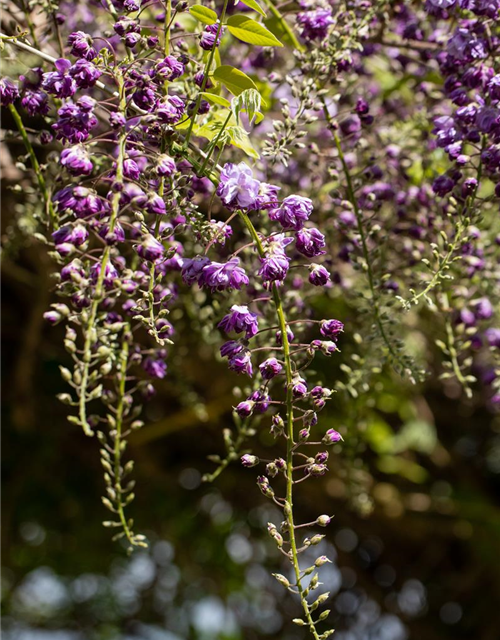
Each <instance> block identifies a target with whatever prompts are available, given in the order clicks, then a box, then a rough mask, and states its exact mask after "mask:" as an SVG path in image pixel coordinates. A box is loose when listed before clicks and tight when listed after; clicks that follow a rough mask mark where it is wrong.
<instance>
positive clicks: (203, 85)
mask: <svg viewBox="0 0 500 640" xmlns="http://www.w3.org/2000/svg"><path fill="white" fill-rule="evenodd" d="M228 4H229V0H224V5H223V7H222V12H221V14H220V18H219V24H218V26H217V33H216V34H215V42H214V46H213V47H212V49H211V50H210V55H209V56H208V60H207V64H206V65H205V71H204V72H203V82H202V83H201V87H200V92H199V94H198V97H197V98H196V104H195V107H194V111H193V115H192V116H191V121H190V123H189V128H188V130H187V133H186V139H185V141H184V148H187V146H188V144H189V140H190V138H191V133H192V131H193V126H194V121H195V120H196V116H197V115H198V111H199V109H200V105H201V94H202V93H203V92H204V91H205V88H206V86H207V83H208V75H209V73H210V69H211V68H212V62H213V60H214V56H215V51H216V49H217V43H218V40H219V35H220V32H221V30H222V23H223V22H224V18H225V17H226V9H227V5H228Z"/></svg>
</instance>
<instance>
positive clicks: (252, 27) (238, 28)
mask: <svg viewBox="0 0 500 640" xmlns="http://www.w3.org/2000/svg"><path fill="white" fill-rule="evenodd" d="M227 28H228V30H229V33H231V34H232V35H233V36H234V37H235V38H238V40H241V41H243V42H248V44H256V45H258V46H260V47H282V46H283V45H282V43H281V42H280V41H279V40H278V38H277V37H276V36H274V35H273V34H272V33H271V32H270V31H269V30H268V29H266V27H264V25H262V24H260V22H255V20H252V19H251V18H248V17H247V16H245V15H243V14H241V13H239V14H237V15H235V16H231V17H230V18H229V19H228V21H227Z"/></svg>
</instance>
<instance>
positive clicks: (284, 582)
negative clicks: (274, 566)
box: [273, 573, 290, 589]
mask: <svg viewBox="0 0 500 640" xmlns="http://www.w3.org/2000/svg"><path fill="white" fill-rule="evenodd" d="M273 576H274V577H275V578H276V580H277V581H278V582H279V583H280V584H282V585H283V586H284V587H286V588H287V589H288V587H289V586H290V581H289V580H287V579H286V578H285V576H283V575H281V573H273Z"/></svg>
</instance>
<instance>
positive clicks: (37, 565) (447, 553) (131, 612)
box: [2, 122, 500, 640]
mask: <svg viewBox="0 0 500 640" xmlns="http://www.w3.org/2000/svg"><path fill="white" fill-rule="evenodd" d="M6 127H7V128H8V122H7V123H6ZM4 149H5V152H4V154H3V162H4V173H3V178H4V180H3V199H2V218H3V222H2V238H3V241H4V245H5V250H4V255H3V261H2V386H3V394H2V395H3V402H2V427H3V429H2V432H3V443H2V444H3V447H2V450H3V465H2V473H3V500H2V512H3V514H2V515H3V517H2V520H3V536H2V565H3V571H2V592H3V604H2V611H3V617H2V624H3V632H4V634H5V635H4V637H5V638H6V640H14V639H15V640H83V639H91V640H97V639H99V640H108V639H109V640H114V639H118V638H120V639H121V638H123V639H127V640H129V639H130V640H131V639H132V638H134V639H135V638H140V639H144V640H180V639H182V640H188V639H189V640H191V639H200V640H215V639H225V640H237V639H238V640H239V639H243V638H245V639H246V640H260V639H264V638H280V639H283V640H293V639H297V640H298V639H299V638H303V637H304V633H303V631H302V630H300V629H298V628H297V627H295V626H294V625H293V624H292V623H291V622H290V620H291V618H293V617H294V616H296V615H298V614H299V611H298V608H297V602H296V601H294V600H293V599H291V598H289V597H288V596H287V595H286V592H285V591H284V590H283V589H282V587H281V586H280V585H279V584H278V583H277V582H276V581H275V580H274V579H273V578H272V577H271V576H270V572H271V571H280V572H283V571H286V568H284V567H283V566H282V563H281V559H280V557H278V554H277V552H276V549H275V547H274V545H273V544H272V541H270V540H269V539H268V537H267V533H266V524H267V522H268V521H277V522H279V514H278V513H277V512H275V510H274V509H273V507H272V506H270V504H269V502H268V501H266V500H265V499H264V498H263V497H262V496H261V495H260V493H259V491H258V489H257V487H256V485H255V475H256V474H255V473H254V471H255V470H246V469H243V468H240V467H239V466H238V465H234V466H232V467H229V468H228V469H227V470H226V471H225V472H224V473H223V474H222V475H221V476H220V477H219V478H218V479H217V481H216V482H215V483H214V484H206V483H202V482H201V477H202V475H203V474H204V473H206V472H209V471H211V470H212V468H213V465H212V464H211V463H210V462H209V461H208V460H207V456H208V455H210V454H213V453H221V452H222V450H223V445H222V429H223V428H225V427H229V428H231V427H232V426H233V418H232V415H231V409H230V407H231V405H233V404H234V403H235V396H234V392H233V385H234V383H235V379H234V377H233V376H232V374H230V373H229V372H227V371H226V368H225V366H224V365H223V364H222V363H221V362H220V361H219V360H218V359H217V358H216V357H215V355H214V354H215V353H216V345H217V344H218V340H219V338H218V336H217V335H213V332H212V331H211V330H210V322H209V320H210V318H208V317H203V315H201V317H200V316H199V314H197V313H194V312H193V310H192V309H190V308H189V305H188V304H186V305H185V306H184V307H182V306H181V307H180V308H178V309H177V310H176V311H175V318H173V320H175V324H176V327H177V329H178V336H177V339H176V345H175V346H174V347H173V348H172V350H171V353H170V355H169V366H170V375H169V376H167V378H165V380H164V381H161V382H160V383H159V384H158V394H157V396H156V397H155V399H154V400H153V401H152V402H151V403H150V404H149V405H148V406H147V407H146V410H145V419H146V426H145V427H144V429H143V430H141V431H139V432H137V434H135V436H134V438H132V440H131V443H130V455H131V457H132V458H134V459H135V460H136V472H135V476H136V480H137V487H138V488H137V498H136V500H135V502H134V503H133V506H132V508H131V513H132V515H133V516H134V518H135V521H136V528H137V530H140V531H143V532H144V533H146V535H147V536H148V538H149V541H150V547H149V550H148V551H144V552H139V553H135V554H134V555H133V556H132V557H128V556H127V555H126V553H125V551H124V549H123V548H122V547H121V546H120V545H119V544H116V543H112V542H111V541H110V536H109V531H107V530H105V529H103V528H102V526H101V521H102V520H103V519H106V517H107V516H106V511H105V510H104V508H103V507H102V505H101V503H100V495H101V494H102V493H103V480H102V474H101V469H100V464H99V457H98V448H97V442H96V441H95V440H94V439H88V438H86V437H85V436H83V434H82V432H81V431H80V430H79V429H77V428H76V427H74V426H72V425H70V424H69V423H68V422H67V420H66V409H65V407H64V406H63V405H61V404H60V403H59V402H57V401H56V400H55V395H56V394H57V393H61V392H64V391H66V389H65V385H64V383H63V381H62V380H61V378H60V375H59V370H58V368H59V365H61V364H62V365H64V364H66V363H67V357H68V356H67V354H66V352H65V351H64V349H63V347H62V338H63V330H62V329H60V328H59V327H55V328H51V327H48V326H47V325H46V324H44V322H43V320H42V313H43V311H45V310H46V309H47V308H48V305H49V303H50V302H51V301H52V300H53V293H52V284H51V282H52V281H51V277H50V274H51V271H52V270H53V267H52V265H51V262H50V259H49V258H48V257H47V256H46V252H45V249H44V248H43V247H42V246H40V245H39V244H38V243H37V242H36V241H34V240H33V238H32V233H33V230H32V229H30V227H29V224H27V223H26V221H25V220H24V218H23V217H22V216H21V215H20V212H22V211H23V210H24V209H25V207H26V202H28V201H29V200H30V198H32V194H30V190H29V184H28V183H24V182H23V181H24V178H22V173H21V171H20V170H19V169H18V168H17V167H16V165H15V162H13V161H12V160H10V159H9V154H10V156H11V157H13V158H15V157H16V154H18V153H21V149H20V148H18V147H17V146H16V145H15V144H11V145H9V146H8V147H4ZM23 220H24V222H23ZM23 225H24V226H23ZM316 304H317V305H319V306H320V307H321V308H322V310H323V311H324V312H325V317H342V318H343V319H344V318H345V319H346V321H347V322H348V320H349V314H353V313H355V310H353V309H348V308H346V309H339V308H330V307H329V305H333V304H334V303H333V302H332V301H330V300H327V299H319V300H318V301H317V302H316ZM336 304H338V303H336ZM420 330H422V327H420ZM424 330H425V327H424ZM428 330H429V331H432V327H431V326H429V327H428ZM417 337H418V336H417ZM211 342H212V343H213V344H211ZM344 348H346V349H349V345H348V344H347V345H345V347H344ZM366 348H367V349H370V348H371V346H370V345H366ZM187 355H189V357H186V356H187ZM429 363H430V364H429V375H428V377H427V379H426V382H425V383H424V384H422V385H420V386H417V387H415V386H411V385H407V384H406V383H404V382H403V381H401V380H400V379H399V378H397V377H396V376H395V375H394V376H393V375H392V374H391V372H386V373H377V375H376V376H374V377H373V378H372V382H371V384H369V385H367V387H366V388H365V391H364V392H363V393H362V394H361V395H360V396H359V397H358V398H352V397H351V398H349V395H348V394H343V393H338V394H337V395H336V396H335V399H334V401H333V402H332V403H331V404H330V406H329V409H328V410H327V411H328V413H327V414H326V417H325V422H324V424H328V425H329V426H332V427H336V428H337V427H339V426H342V427H343V428H344V429H346V430H347V434H348V437H346V441H345V443H344V445H342V446H339V447H338V449H335V450H334V454H333V456H332V457H331V460H330V468H331V471H330V473H329V474H327V475H326V476H325V477H324V478H321V479H318V480H317V481H315V482H310V483H307V484H305V485H301V487H302V490H301V491H300V492H298V497H297V501H296V510H297V516H298V518H297V519H298V521H310V520H312V519H314V518H315V517H316V516H317V514H318V513H333V514H335V518H334V521H333V524H332V525H331V526H330V528H329V529H328V530H327V533H328V536H327V540H328V543H327V544H325V545H324V547H322V548H320V549H316V550H315V553H314V557H316V555H319V553H316V551H319V552H321V551H324V552H326V553H328V555H329V556H330V557H331V558H332V559H334V563H333V564H331V565H328V566H327V567H326V568H324V570H323V582H324V583H325V585H326V587H327V588H328V589H329V590H330V591H331V594H332V595H331V600H330V608H331V609H332V616H331V619H332V620H333V623H334V625H335V628H336V629H337V633H336V635H335V637H336V638H337V639H338V640H358V639H359V640H365V639H366V640H368V639H369V640H403V639H406V638H412V639H419V640H421V639H422V638H425V639H426V640H434V639H438V638H443V639H450V640H459V639H460V638H463V639H467V640H471V639H474V640H496V639H497V638H498V637H499V634H500V632H499V629H500V607H499V606H498V605H499V603H500V509H499V506H500V497H499V496H500V492H499V489H500V423H499V419H498V416H495V415H494V414H493V413H492V412H491V411H490V410H489V409H488V408H487V406H486V403H484V402H483V401H482V399H481V395H480V393H478V395H477V396H476V397H475V399H474V400H473V401H465V400H464V399H463V398H462V396H461V395H460V393H459V390H458V389H457V388H456V387H455V386H454V384H453V382H451V381H447V382H442V381H439V380H438V377H439V376H438V374H439V372H440V370H439V364H438V362H437V359H436V363H435V365H434V364H433V357H432V354H430V355H429ZM336 366H337V365H336V364H335V361H334V360H329V359H326V358H325V359H322V360H321V361H320V362H319V363H318V367H317V369H318V372H319V375H320V376H321V377H322V378H323V379H329V380H331V379H336V378H337V377H341V376H342V375H344V374H343V373H342V372H341V371H339V370H337V369H336ZM353 375H355V372H354V374H353ZM270 442H271V441H270V435H269V433H268V430H267V427H264V426H262V428H258V429H257V435H256V437H255V439H254V442H253V447H254V450H255V452H256V453H259V451H260V450H261V448H262V447H263V446H264V445H266V444H270ZM265 457H267V456H265Z"/></svg>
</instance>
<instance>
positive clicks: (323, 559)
mask: <svg viewBox="0 0 500 640" xmlns="http://www.w3.org/2000/svg"><path fill="white" fill-rule="evenodd" d="M327 562H330V564H331V562H332V561H331V560H330V559H329V558H327V557H326V556H320V557H319V558H316V560H315V561H314V565H315V566H316V567H322V566H323V565H324V564H326V563H327Z"/></svg>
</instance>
